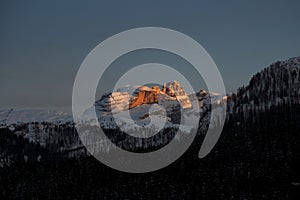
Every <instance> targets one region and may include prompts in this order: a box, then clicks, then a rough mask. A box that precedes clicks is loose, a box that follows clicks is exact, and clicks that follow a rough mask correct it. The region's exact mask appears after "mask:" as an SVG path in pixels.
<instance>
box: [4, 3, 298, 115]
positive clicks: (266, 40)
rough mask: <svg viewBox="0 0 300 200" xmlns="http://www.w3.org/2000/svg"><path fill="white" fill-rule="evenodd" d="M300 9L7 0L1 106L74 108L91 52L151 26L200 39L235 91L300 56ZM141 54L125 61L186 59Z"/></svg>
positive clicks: (289, 6)
mask: <svg viewBox="0 0 300 200" xmlns="http://www.w3.org/2000/svg"><path fill="white" fill-rule="evenodd" d="M299 7H300V2H299V1H297V0H290V1H279V0H270V1H258V0H257V1H255V0H253V1H243V0H236V1H233V0H228V1H215V0H211V1H208V0H207V1H176V0H170V1H168V0H166V1H140V0H139V1H133V0H131V1H74V0H72V1H55V0H54V1H40V0H36V1H31V0H28V1H22V2H21V1H14V0H12V1H1V2H0V94H1V100H0V109H1V108H45V109H57V110H59V109H65V110H69V109H70V107H71V103H72V88H73V83H74V80H75V76H76V73H77V71H78V69H79V67H80V65H81V63H82V61H83V60H84V58H85V57H86V56H87V54H88V53H89V52H90V51H91V50H92V49H93V48H94V47H95V46H96V45H98V44H99V43H100V42H102V41H103V40H105V39H106V38H108V37H110V36H112V35H114V34H117V33H119V32H122V31H125V30H128V29H132V28H138V27H148V26H151V27H164V28H169V29H174V30H177V31H180V32H182V33H184V34H186V35H188V36H190V37H192V38H193V39H195V40H196V41H197V42H199V43H200V44H201V45H202V46H203V47H204V48H205V49H206V51H207V52H208V53H209V54H210V56H211V57H212V58H213V60H214V61H215V63H216V64H217V66H218V68H219V71H220V73H221V75H222V77H223V80H224V83H225V87H226V91H227V92H235V91H236V89H237V88H238V87H240V86H242V85H246V84H247V83H248V81H249V80H250V78H251V77H252V75H254V74H255V73H257V72H259V71H260V70H262V69H263V68H264V67H267V66H268V65H269V64H271V63H273V62H276V61H278V60H286V59H288V58H291V57H295V56H300V37H299V35H300V20H299V19H300V12H299ZM137 55H139V56H135V58H132V59H129V58H130V56H129V58H127V59H123V61H119V65H124V63H125V62H126V65H130V64H131V63H130V62H132V63H142V61H149V56H150V57H151V59H150V60H151V61H155V58H156V59H157V60H160V61H162V60H168V59H169V60H168V61H166V62H169V64H171V65H172V64H174V65H176V64H177V65H178V63H179V64H180V62H177V61H176V62H175V58H174V59H172V56H161V55H160V56H159V53H158V52H150V53H149V52H148V53H147V52H146V53H145V52H144V53H140V54H137ZM170 59H171V61H170ZM117 63H118V62H117ZM116 65H117V64H116ZM179 67H182V68H184V67H185V66H184V63H183V64H182V66H179ZM113 76H114V74H113V73H110V74H109V73H108V74H107V77H108V78H110V77H113ZM201 87H202V83H201V81H199V88H201ZM203 87H205V86H203Z"/></svg>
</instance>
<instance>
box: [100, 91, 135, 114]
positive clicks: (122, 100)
mask: <svg viewBox="0 0 300 200" xmlns="http://www.w3.org/2000/svg"><path fill="white" fill-rule="evenodd" d="M129 101H130V96H129V94H128V93H127V92H113V93H108V94H105V95H103V96H102V98H101V99H100V100H99V101H98V102H96V107H97V110H99V111H101V112H104V113H105V112H108V113H110V112H113V113H117V112H120V111H122V110H126V109H128V108H129V106H128V102H129Z"/></svg>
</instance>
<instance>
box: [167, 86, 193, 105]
mask: <svg viewBox="0 0 300 200" xmlns="http://www.w3.org/2000/svg"><path fill="white" fill-rule="evenodd" d="M162 90H163V93H164V94H167V95H169V96H171V97H176V99H177V101H179V103H180V104H181V107H182V108H183V109H186V108H192V104H191V102H190V99H189V97H188V95H187V94H186V93H185V91H184V89H183V87H181V86H180V84H179V83H178V82H177V81H172V82H169V83H164V85H163V89H162Z"/></svg>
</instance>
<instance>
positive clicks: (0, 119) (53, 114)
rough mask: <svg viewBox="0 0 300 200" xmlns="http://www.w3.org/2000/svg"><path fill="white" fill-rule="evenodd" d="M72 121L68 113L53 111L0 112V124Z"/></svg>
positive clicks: (4, 110)
mask: <svg viewBox="0 0 300 200" xmlns="http://www.w3.org/2000/svg"><path fill="white" fill-rule="evenodd" d="M68 121H72V116H71V115H70V114H69V113H66V112H61V111H54V110H37V109H34V110H33V109H3V110H0V123H1V124H2V125H5V124H6V125H10V124H17V123H28V122H52V123H65V122H68Z"/></svg>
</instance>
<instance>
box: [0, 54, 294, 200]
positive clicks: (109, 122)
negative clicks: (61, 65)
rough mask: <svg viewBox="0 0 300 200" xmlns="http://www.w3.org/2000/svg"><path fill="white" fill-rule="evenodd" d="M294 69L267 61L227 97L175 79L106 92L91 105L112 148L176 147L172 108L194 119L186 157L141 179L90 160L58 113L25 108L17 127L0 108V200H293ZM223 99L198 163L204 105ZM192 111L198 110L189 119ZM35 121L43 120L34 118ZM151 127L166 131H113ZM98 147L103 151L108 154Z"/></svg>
mask: <svg viewBox="0 0 300 200" xmlns="http://www.w3.org/2000/svg"><path fill="white" fill-rule="evenodd" d="M299 63H300V57H297V58H291V59H289V60H287V61H280V62H276V63H273V64H271V65H270V66H269V67H267V68H265V69H264V70H262V71H261V72H259V73H257V74H255V75H254V76H253V77H252V79H251V80H250V82H249V84H248V85H247V86H243V87H241V88H239V89H238V91H237V93H236V94H231V95H228V96H221V95H220V94H214V93H208V92H206V91H204V90H201V91H199V92H197V93H196V94H186V93H185V92H184V89H183V88H182V87H181V86H180V84H179V83H177V82H175V81H174V82H171V83H166V84H163V86H155V85H154V86H151V87H150V86H143V87H141V86H126V87H124V88H120V89H118V90H117V91H116V92H113V93H109V94H106V95H104V96H103V97H102V98H101V99H100V100H99V101H97V102H95V108H96V111H97V115H98V118H99V122H100V123H101V124H102V125H101V126H102V127H103V129H104V130H105V133H106V134H107V136H108V137H109V139H110V140H111V141H112V142H113V143H115V144H116V145H117V146H119V147H121V148H123V149H125V150H129V151H132V152H148V151H153V150H156V149H158V148H161V147H163V146H164V145H166V144H168V142H169V141H170V140H173V139H174V140H177V141H178V142H179V141H180V138H177V137H176V135H175V133H176V132H177V131H178V126H177V125H178V121H177V120H178V119H177V118H178V113H177V109H182V110H183V111H184V112H183V114H182V116H180V118H183V119H184V118H185V117H188V116H193V117H192V118H189V119H193V120H194V119H199V118H200V120H199V121H193V120H191V121H188V122H185V123H187V124H188V125H187V126H186V127H185V129H184V130H179V131H186V132H189V131H190V129H189V128H192V127H193V125H195V124H197V123H199V129H198V134H197V136H196V138H195V141H194V142H193V144H192V145H191V146H190V148H189V149H188V150H187V152H186V153H185V154H184V155H182V157H181V158H180V159H178V160H177V161H176V162H174V163H173V164H171V165H170V166H168V167H167V168H165V169H162V170H158V171H156V172H151V173H147V174H134V175H131V174H126V173H122V172H118V171H115V170H112V169H109V168H108V167H106V166H105V165H103V164H101V163H99V162H97V161H96V160H95V159H94V158H93V157H92V156H90V155H89V153H88V152H87V150H86V149H85V147H84V146H83V145H82V143H81V141H80V139H79V137H78V135H77V133H76V129H75V126H74V123H73V122H72V121H70V120H68V119H66V121H64V120H57V119H59V116H60V114H59V112H58V113H54V116H53V115H46V114H41V112H37V113H36V114H35V112H32V111H30V112H28V111H26V112H25V113H26V115H25V114H24V115H23V116H24V119H27V120H29V121H26V122H20V120H18V119H17V116H18V115H19V114H18V113H15V114H13V113H14V112H16V111H14V110H5V111H1V112H0V114H1V116H2V117H1V119H2V120H1V123H2V126H1V127H0V177H1V182H2V183H1V184H0V191H3V192H2V193H0V196H1V195H3V196H4V198H3V199H7V198H8V197H11V194H13V195H14V197H15V198H34V199H44V198H50V197H51V198H61V197H64V196H65V195H67V197H69V198H72V199H75V198H78V197H82V198H84V197H94V198H99V194H101V195H102V196H101V197H103V198H104V199H130V198H131V197H132V196H131V194H132V193H134V194H135V195H136V196H137V197H143V198H140V199H155V198H157V197H162V198H164V199H167V198H173V197H179V198H180V199H278V200H279V199H298V198H295V196H296V195H298V197H299V183H300V176H299V174H300V173H299V169H300V162H299V160H300V159H299V158H300V134H299V133H300V124H299V120H300V99H299V92H300V85H299V82H300V81H299V76H300V75H299V73H300V70H299V69H300V65H299ZM177 96H178V97H177ZM224 101H227V106H228V109H227V120H226V123H225V126H224V129H223V132H222V135H221V137H220V139H219V141H218V143H217V144H216V146H215V147H214V149H213V150H212V151H211V152H210V153H209V154H208V155H207V156H206V157H205V158H204V159H201V160H200V159H199V158H198V153H199V149H200V147H201V144H202V141H203V138H204V137H205V133H206V130H207V127H208V125H209V123H210V117H211V116H210V112H211V109H212V106H211V102H212V103H213V104H221V103H224ZM128 102H130V103H128ZM197 104H198V105H199V107H200V110H199V111H198V112H193V108H195V107H197V106H198V105H197ZM185 105H187V106H185ZM163 107H165V108H167V109H164V108H163ZM168 108H169V109H168ZM90 112H91V110H87V111H86V113H85V114H86V115H89V114H90ZM125 112H129V114H130V117H131V118H132V119H133V124H130V123H132V121H129V120H128V118H127V117H128V116H126V115H123V114H125ZM21 113H24V112H23V111H22V112H21ZM46 113H47V112H46ZM112 113H114V114H116V116H117V118H116V119H115V118H112ZM52 114H53V113H52ZM197 115H199V118H197V117H198V116H197ZM13 116H14V117H13ZM26 116H28V117H26ZM39 116H44V117H43V118H41V119H43V120H45V121H41V120H39V121H38V120H37V119H38V117H39ZM62 116H64V117H66V116H67V115H64V114H62ZM15 117H16V118H15ZM64 117H63V118H64ZM30 120H33V121H35V122H30ZM114 120H116V121H114ZM150 120H154V121H155V122H164V120H166V124H167V125H166V126H164V128H163V129H162V130H160V131H159V133H158V134H157V136H156V137H152V138H151V139H149V140H136V139H135V138H134V137H127V136H124V135H125V134H124V132H123V131H122V129H119V128H117V126H116V123H117V124H118V123H121V124H122V126H123V128H124V127H125V130H126V129H130V128H138V127H143V126H145V127H147V125H148V124H149V123H150ZM18 121H19V122H18ZM15 122H18V123H15ZM122 126H121V128H122ZM152 128H153V127H152ZM144 130H145V129H144ZM137 131H138V132H140V131H141V129H137ZM105 142H106V141H103V143H104V144H105ZM106 147H107V146H105V148H103V150H104V151H109V148H106ZM3 183H4V184H3ZM140 183H145V184H142V185H141V184H140ZM95 185H96V186H95ZM129 190H130V191H133V192H132V193H128V191H129ZM116 191H117V192H116ZM5 197H6V198H5Z"/></svg>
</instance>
